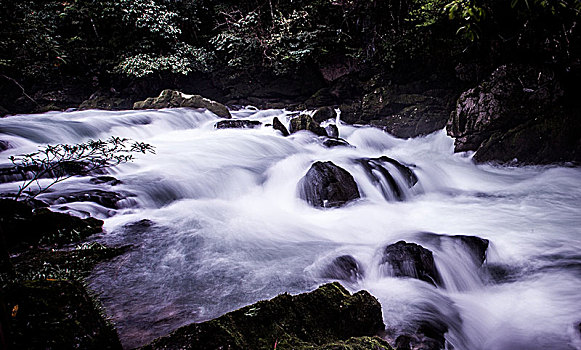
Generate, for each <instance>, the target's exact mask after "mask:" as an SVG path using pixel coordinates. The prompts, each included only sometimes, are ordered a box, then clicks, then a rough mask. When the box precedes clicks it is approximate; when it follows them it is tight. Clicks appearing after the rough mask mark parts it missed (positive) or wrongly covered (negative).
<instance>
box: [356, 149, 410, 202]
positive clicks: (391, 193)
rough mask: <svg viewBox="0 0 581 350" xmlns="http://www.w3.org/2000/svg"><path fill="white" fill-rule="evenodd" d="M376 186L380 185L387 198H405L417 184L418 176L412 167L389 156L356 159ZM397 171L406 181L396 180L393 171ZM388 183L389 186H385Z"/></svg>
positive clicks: (399, 199)
mask: <svg viewBox="0 0 581 350" xmlns="http://www.w3.org/2000/svg"><path fill="white" fill-rule="evenodd" d="M356 162H357V163H359V164H360V165H361V166H362V167H363V169H364V170H365V173H366V174H367V176H368V177H369V179H370V180H371V182H373V183H374V184H375V185H376V186H378V187H380V189H381V191H382V193H383V196H384V198H385V199H386V200H398V201H401V200H404V199H406V198H407V196H408V189H410V188H412V187H414V186H415V184H416V183H417V182H418V178H417V176H416V174H415V173H414V172H413V170H412V169H410V168H409V167H407V166H405V165H403V164H401V163H400V162H398V161H397V160H395V159H392V158H389V157H387V156H382V157H379V158H361V159H357V160H356ZM390 171H391V172H393V171H397V173H398V175H399V176H400V178H402V179H403V180H404V181H403V182H402V181H401V180H400V181H398V180H396V177H394V176H393V175H392V173H391V172H390ZM385 184H387V187H386V186H385Z"/></svg>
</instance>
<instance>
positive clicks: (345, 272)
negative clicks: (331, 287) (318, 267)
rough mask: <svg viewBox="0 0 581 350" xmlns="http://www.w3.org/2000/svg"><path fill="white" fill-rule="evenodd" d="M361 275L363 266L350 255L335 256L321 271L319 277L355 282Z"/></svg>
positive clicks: (362, 274)
mask: <svg viewBox="0 0 581 350" xmlns="http://www.w3.org/2000/svg"><path fill="white" fill-rule="evenodd" d="M363 276H364V271H363V267H362V266H361V265H360V264H359V262H358V261H357V260H356V259H355V258H354V257H352V256H351V255H341V256H338V257H336V258H335V259H333V261H332V262H331V264H329V265H328V266H326V267H325V269H324V270H323V271H322V273H321V277H324V278H331V279H336V280H341V281H347V282H356V281H357V280H359V279H362V278H363Z"/></svg>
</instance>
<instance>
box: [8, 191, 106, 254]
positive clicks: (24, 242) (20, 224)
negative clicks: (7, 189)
mask: <svg viewBox="0 0 581 350" xmlns="http://www.w3.org/2000/svg"><path fill="white" fill-rule="evenodd" d="M0 219H1V220H0V225H2V230H1V231H2V232H3V233H4V236H5V237H4V238H5V242H6V247H7V249H8V250H10V249H12V248H17V247H20V246H29V245H38V244H57V245H60V244H66V243H72V242H77V241H80V240H82V239H84V238H86V237H88V236H90V235H92V234H95V233H98V232H101V229H102V226H103V221H101V220H98V219H94V218H87V219H81V218H78V217H75V216H71V215H68V214H63V213H55V212H52V211H50V210H48V209H47V208H33V207H32V206H30V205H28V204H25V203H22V202H15V201H13V200H0Z"/></svg>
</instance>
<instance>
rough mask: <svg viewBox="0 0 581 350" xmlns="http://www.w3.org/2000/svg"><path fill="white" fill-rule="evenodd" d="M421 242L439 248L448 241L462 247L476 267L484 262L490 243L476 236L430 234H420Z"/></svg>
mask: <svg viewBox="0 0 581 350" xmlns="http://www.w3.org/2000/svg"><path fill="white" fill-rule="evenodd" d="M420 237H422V239H423V240H425V241H427V242H429V243H431V244H433V245H435V246H436V247H439V246H441V244H442V243H443V242H444V241H450V242H453V243H456V244H460V245H462V246H463V247H464V248H465V249H466V251H468V252H469V253H470V255H472V257H473V258H474V262H475V263H476V264H477V265H482V264H483V263H484V260H486V250H487V249H488V245H489V244H490V241H488V240H487V239H484V238H480V237H476V236H466V235H454V236H450V235H443V234H437V233H432V232H423V233H421V234H420Z"/></svg>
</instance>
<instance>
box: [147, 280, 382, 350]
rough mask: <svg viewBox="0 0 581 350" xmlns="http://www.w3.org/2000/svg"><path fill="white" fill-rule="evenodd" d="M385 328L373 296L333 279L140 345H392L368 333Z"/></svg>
mask: <svg viewBox="0 0 581 350" xmlns="http://www.w3.org/2000/svg"><path fill="white" fill-rule="evenodd" d="M384 328H385V326H384V324H383V319H382V312H381V305H380V304H379V302H378V301H377V299H375V298H374V297H373V296H371V295H370V294H369V293H368V292H366V291H360V292H357V293H355V294H353V295H351V294H349V292H348V291H347V290H345V288H343V287H342V286H341V285H340V284H339V283H336V282H335V283H330V284H325V285H323V286H321V287H319V288H318V289H316V290H315V291H313V292H310V293H304V294H299V295H296V296H291V295H290V294H281V295H279V296H277V297H276V298H274V299H271V300H265V301H259V302H257V303H255V304H253V305H250V306H246V307H243V308H241V309H239V310H236V311H233V312H230V313H228V314H226V315H223V316H221V317H219V318H216V319H214V320H211V321H207V322H203V323H194V324H190V325H187V326H184V327H182V328H179V329H178V330H176V331H174V332H173V333H171V334H169V335H167V336H165V337H161V338H158V339H156V340H154V341H153V342H152V343H151V344H149V345H147V346H145V347H144V348H143V349H273V348H276V349H329V350H330V349H391V347H390V346H389V344H388V343H387V342H385V341H383V340H381V339H379V338H375V337H370V336H374V335H376V334H378V333H379V332H381V331H383V330H384ZM353 337H361V338H353ZM350 338H351V339H350Z"/></svg>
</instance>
